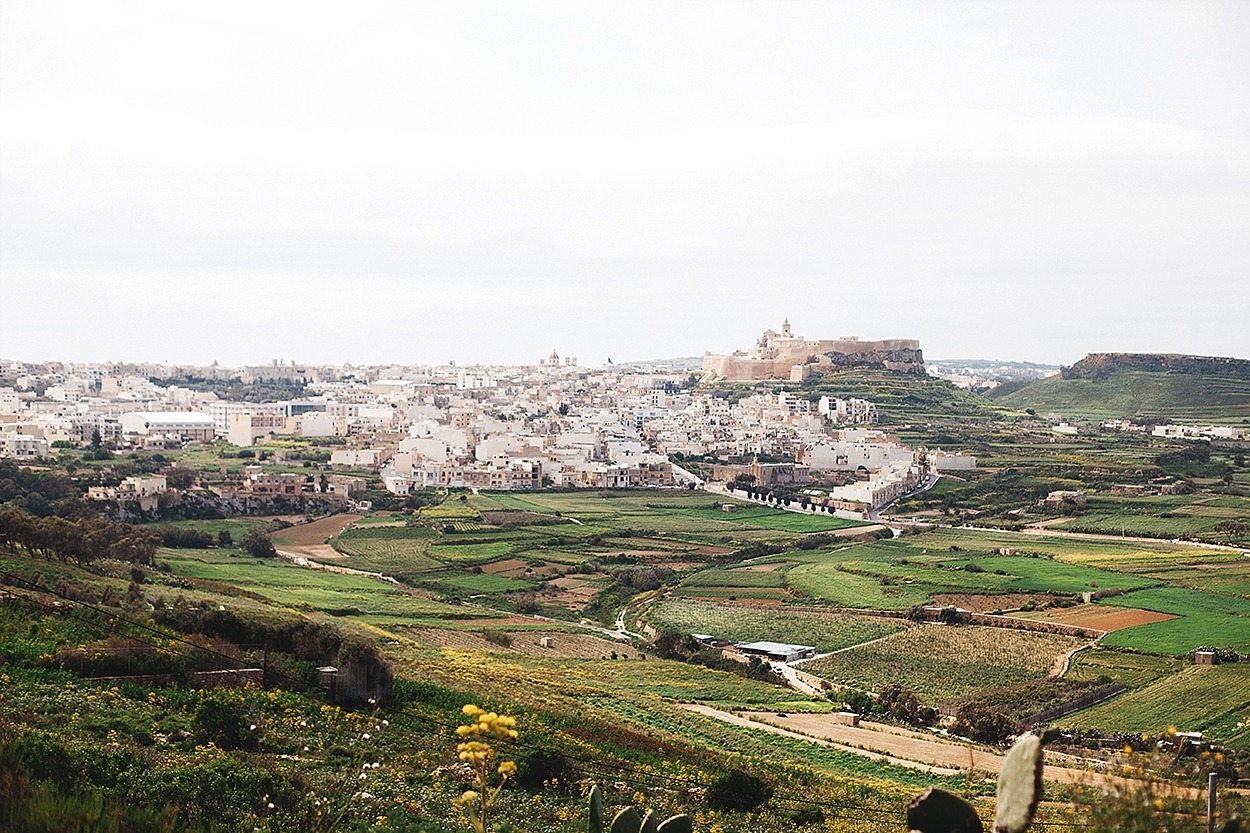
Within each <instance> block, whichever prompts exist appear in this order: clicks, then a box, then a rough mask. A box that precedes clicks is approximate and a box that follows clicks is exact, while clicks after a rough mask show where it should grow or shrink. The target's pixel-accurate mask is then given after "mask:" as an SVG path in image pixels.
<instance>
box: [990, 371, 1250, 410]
mask: <svg viewBox="0 0 1250 833" xmlns="http://www.w3.org/2000/svg"><path fill="white" fill-rule="evenodd" d="M991 396H992V394H991ZM995 401H997V402H998V403H999V404H1002V405H1005V406H1008V407H1011V408H1017V409H1020V410H1024V409H1025V408H1032V409H1034V410H1036V411H1038V412H1039V413H1056V414H1060V415H1062V416H1066V417H1088V418H1092V419H1104V418H1108V417H1118V416H1152V417H1160V418H1166V419H1174V420H1178V421H1182V422H1184V421H1205V420H1210V421H1225V422H1228V421H1238V420H1242V419H1246V418H1250V380H1246V379H1235V378H1228V377H1221V376H1210V375H1204V374H1197V373H1153V372H1148V371H1142V370H1131V369H1116V370H1113V371H1112V372H1111V373H1110V374H1109V375H1108V376H1107V377H1106V378H1105V379H1100V380H1096V381H1095V380H1091V379H1064V378H1062V377H1060V376H1051V377H1049V378H1046V379H1040V380H1038V381H1036V382H1032V383H1030V384H1028V385H1025V386H1024V387H1022V388H1019V389H1018V390H1015V391H1013V392H1010V393H1007V394H1004V395H1001V396H1000V397H997V398H996V399H995Z"/></svg>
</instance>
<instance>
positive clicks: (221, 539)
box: [217, 529, 234, 550]
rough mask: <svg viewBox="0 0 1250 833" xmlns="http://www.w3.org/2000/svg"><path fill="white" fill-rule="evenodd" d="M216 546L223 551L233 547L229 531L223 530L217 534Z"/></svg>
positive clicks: (232, 538) (232, 539) (232, 537)
mask: <svg viewBox="0 0 1250 833" xmlns="http://www.w3.org/2000/svg"><path fill="white" fill-rule="evenodd" d="M217 546H219V547H221V548H222V549H223V550H224V549H229V548H230V547H233V546H234V536H232V535H231V534H230V530H228V529H223V530H221V531H220V532H218V533H217Z"/></svg>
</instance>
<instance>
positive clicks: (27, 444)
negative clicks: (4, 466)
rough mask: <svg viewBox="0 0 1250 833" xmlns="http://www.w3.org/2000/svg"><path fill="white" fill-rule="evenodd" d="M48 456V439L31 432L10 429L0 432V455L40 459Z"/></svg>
mask: <svg viewBox="0 0 1250 833" xmlns="http://www.w3.org/2000/svg"><path fill="white" fill-rule="evenodd" d="M47 456H48V441H47V440H45V439H44V438H42V437H36V436H33V435H31V434H19V433H17V432H16V431H10V432H8V433H5V434H0V457H4V458H6V459H10V460H40V459H43V458H44V457H47Z"/></svg>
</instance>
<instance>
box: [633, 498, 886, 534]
mask: <svg viewBox="0 0 1250 833" xmlns="http://www.w3.org/2000/svg"><path fill="white" fill-rule="evenodd" d="M717 502H718V503H732V504H734V505H735V506H737V507H739V508H738V509H737V510H736V511H734V512H726V511H724V510H723V509H720V508H714V509H713V508H698V507H692V506H682V505H680V504H679V505H676V506H669V505H668V503H667V502H666V501H661V502H657V503H656V504H655V508H657V509H661V510H667V511H672V512H676V513H678V514H682V515H688V516H690V517H692V518H703V519H704V520H711V521H726V522H729V523H733V524H738V525H739V526H743V527H748V528H754V529H779V530H782V531H785V532H830V531H832V530H835V529H846V528H848V527H852V526H865V523H864V522H863V521H850V520H846V519H845V518H837V517H834V516H832V515H828V516H825V515H804V514H801V513H798V512H786V511H785V510H783V509H769V508H768V507H766V506H755V505H752V504H749V503H738V502H737V501H733V500H725V501H717Z"/></svg>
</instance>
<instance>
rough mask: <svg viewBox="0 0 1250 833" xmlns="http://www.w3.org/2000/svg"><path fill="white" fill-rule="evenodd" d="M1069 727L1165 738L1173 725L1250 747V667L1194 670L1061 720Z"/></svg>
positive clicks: (1248, 665) (1203, 667)
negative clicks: (1147, 734) (1149, 734)
mask: <svg viewBox="0 0 1250 833" xmlns="http://www.w3.org/2000/svg"><path fill="white" fill-rule="evenodd" d="M1061 723H1062V725H1064V726H1074V727H1083V728H1097V729H1103V730H1106V731H1124V732H1149V733H1151V734H1155V735H1158V734H1162V733H1163V732H1164V731H1166V730H1167V729H1168V727H1170V726H1175V727H1176V728H1177V729H1178V730H1180V731H1183V732H1192V731H1201V732H1208V733H1210V734H1211V735H1213V736H1214V737H1220V738H1226V739H1227V740H1228V743H1229V745H1231V746H1234V747H1246V746H1250V664H1248V663H1237V664H1233V665H1216V666H1201V665H1194V666H1190V667H1188V668H1185V669H1184V670H1182V671H1180V672H1179V673H1176V674H1172V675H1171V676H1168V677H1165V678H1164V679H1161V680H1158V681H1156V682H1154V683H1151V684H1150V685H1147V686H1145V687H1144V688H1140V689H1137V690H1135V691H1129V692H1126V693H1124V694H1121V695H1120V696H1118V697H1114V698H1112V699H1111V700H1107V701H1105V702H1103V703H1099V704H1097V705H1095V706H1093V707H1091V708H1088V709H1085V710H1084V711H1081V712H1078V713H1077V714H1075V715H1072V716H1070V717H1067V718H1065V719H1064V720H1062V721H1061Z"/></svg>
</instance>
